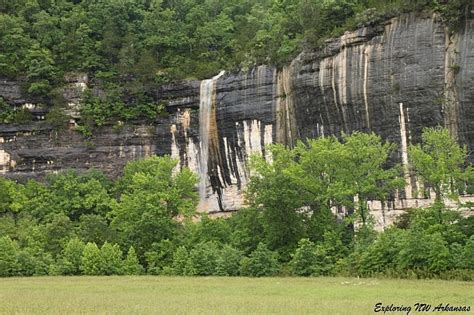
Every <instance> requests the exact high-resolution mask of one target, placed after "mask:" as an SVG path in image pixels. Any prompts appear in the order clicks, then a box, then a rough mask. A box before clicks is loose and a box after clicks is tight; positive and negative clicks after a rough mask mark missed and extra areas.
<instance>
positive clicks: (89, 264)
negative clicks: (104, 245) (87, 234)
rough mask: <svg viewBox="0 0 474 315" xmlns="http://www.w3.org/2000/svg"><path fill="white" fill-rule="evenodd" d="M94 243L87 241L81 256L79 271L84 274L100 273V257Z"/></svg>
mask: <svg viewBox="0 0 474 315" xmlns="http://www.w3.org/2000/svg"><path fill="white" fill-rule="evenodd" d="M100 256H101V255H100V250H99V248H98V247H97V244H96V243H90V242H89V243H87V244H86V246H85V247H84V252H83V253H82V258H81V271H82V272H83V273H84V274H85V275H90V276H93V275H100V265H101V257H100Z"/></svg>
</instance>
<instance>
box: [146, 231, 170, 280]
mask: <svg viewBox="0 0 474 315" xmlns="http://www.w3.org/2000/svg"><path fill="white" fill-rule="evenodd" d="M174 251H175V244H173V242H171V241H170V240H161V241H159V242H158V243H153V244H152V245H151V248H150V249H149V250H148V251H147V252H146V253H145V258H146V263H147V272H148V273H150V274H155V275H157V274H161V273H162V272H163V269H164V268H165V267H169V268H171V264H172V263H173V253H174Z"/></svg>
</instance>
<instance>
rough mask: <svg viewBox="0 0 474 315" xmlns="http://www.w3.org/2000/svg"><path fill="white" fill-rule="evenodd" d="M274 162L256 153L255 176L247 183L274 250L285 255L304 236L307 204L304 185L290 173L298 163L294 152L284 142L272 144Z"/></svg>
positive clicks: (250, 196)
mask: <svg viewBox="0 0 474 315" xmlns="http://www.w3.org/2000/svg"><path fill="white" fill-rule="evenodd" d="M268 149H269V150H270V151H271V153H272V162H271V163H270V162H267V161H266V160H265V159H264V158H262V157H260V156H252V158H251V170H252V174H253V175H252V176H251V178H250V181H249V183H248V186H247V191H246V197H247V199H248V201H249V204H250V205H251V206H252V207H253V208H256V209H261V211H262V221H263V228H264V232H265V241H266V243H267V244H268V246H269V248H271V249H272V250H279V251H280V253H281V254H282V255H283V256H284V257H285V258H289V253H290V252H291V251H292V250H293V248H294V247H295V246H296V243H297V242H298V240H299V239H300V238H301V237H302V236H303V233H304V228H303V220H304V216H303V214H302V213H301V211H298V209H299V208H300V207H302V206H303V205H304V200H302V198H300V197H301V195H302V191H301V186H299V185H297V184H295V183H294V182H293V181H292V179H293V177H291V176H290V175H289V173H290V171H289V170H291V169H292V166H293V165H294V164H295V161H294V156H295V154H294V151H292V150H290V149H287V148H285V147H284V146H283V145H280V144H277V145H271V146H269V147H268Z"/></svg>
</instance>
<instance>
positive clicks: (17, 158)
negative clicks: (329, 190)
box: [0, 14, 474, 212]
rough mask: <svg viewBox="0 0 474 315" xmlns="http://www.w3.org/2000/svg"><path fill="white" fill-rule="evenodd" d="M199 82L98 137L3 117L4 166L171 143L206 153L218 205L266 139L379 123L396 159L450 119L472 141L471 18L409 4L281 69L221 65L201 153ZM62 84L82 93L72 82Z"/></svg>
mask: <svg viewBox="0 0 474 315" xmlns="http://www.w3.org/2000/svg"><path fill="white" fill-rule="evenodd" d="M84 82H87V78H84V79H83V80H82V81H81V80H71V82H70V85H71V84H75V86H76V88H80V84H82V83H84ZM78 83H80V84H79V85H78ZM202 84H203V82H199V81H188V82H183V83H181V84H174V85H168V86H163V87H161V88H160V89H158V90H156V92H155V97H156V100H157V101H165V102H166V103H167V104H168V106H167V110H168V112H169V117H167V118H159V119H157V120H156V122H155V123H154V124H153V125H149V126H147V125H144V124H142V123H140V122H136V123H131V124H127V125H126V126H124V127H117V126H116V127H114V126H105V127H102V128H100V129H98V130H97V131H96V132H95V133H94V136H93V137H92V138H91V139H84V138H83V136H82V135H80V134H79V133H78V132H76V131H73V130H67V131H64V132H59V133H57V132H55V131H53V130H51V128H50V127H48V126H47V125H46V124H44V123H42V122H35V123H31V124H28V125H21V126H18V125H8V126H6V125H1V126H0V164H1V165H0V172H3V173H4V174H3V175H4V176H8V177H11V178H16V179H26V178H31V177H41V176H43V175H44V174H47V173H49V172H54V171H59V170H62V169H67V168H75V169H81V170H82V169H88V168H98V169H101V170H103V171H105V172H106V173H107V174H110V175H111V176H117V175H118V174H119V173H120V170H121V168H122V166H123V165H124V164H125V163H126V162H127V161H128V160H131V159H136V158H140V157H143V156H147V155H151V154H160V155H162V154H170V155H172V156H173V157H175V158H177V159H179V161H180V165H181V166H182V167H184V166H189V167H190V168H191V169H193V170H195V171H197V172H199V170H201V169H202V167H201V166H202V163H207V164H206V165H207V168H206V169H207V174H200V176H206V178H207V180H206V181H205V183H206V187H205V191H206V197H205V198H202V200H201V204H200V209H201V210H202V211H209V212H216V211H229V210H236V209H238V208H239V207H241V206H242V204H243V198H242V194H241V192H242V188H243V187H244V186H245V182H246V181H247V179H248V157H249V155H250V154H252V153H257V154H263V155H265V154H266V152H265V148H264V146H265V145H266V144H269V143H274V142H282V143H286V144H288V145H292V144H293V143H294V142H295V141H296V139H305V138H307V137H318V136H323V135H340V134H341V133H342V132H345V133H350V132H352V131H354V130H363V131H375V132H376V133H378V134H379V135H381V136H382V137H383V138H384V139H386V140H388V141H391V142H394V143H397V144H398V145H399V150H398V152H397V153H396V154H394V156H393V157H392V160H393V162H397V163H398V162H402V161H403V150H404V146H405V149H406V146H407V145H408V144H410V143H416V142H418V141H419V140H420V136H421V132H422V129H423V128H424V127H430V126H437V125H443V126H446V127H448V128H449V129H450V130H451V131H452V132H453V134H455V135H457V137H458V138H459V141H460V142H461V143H463V144H466V145H467V146H468V147H469V149H470V150H471V151H472V150H474V88H473V86H474V20H472V19H471V20H468V21H466V24H465V25H464V28H463V30H462V31H461V32H460V33H458V34H450V33H449V32H448V31H447V29H446V28H445V27H444V26H443V25H442V23H441V22H440V21H439V19H438V17H437V16H436V15H429V16H426V15H425V16H420V15H417V14H408V15H403V16H400V17H398V18H394V19H391V20H389V21H387V22H386V23H385V24H384V25H379V26H371V27H366V28H362V29H359V30H357V31H356V32H350V33H349V32H348V33H346V34H345V35H344V36H341V37H339V38H336V39H333V40H330V41H328V42H327V45H326V47H325V48H324V49H322V50H319V51H312V52H308V51H306V52H303V53H301V54H300V55H299V56H298V57H297V58H296V59H295V60H293V62H292V63H291V64H290V65H288V66H287V67H285V68H284V69H281V70H277V69H275V68H273V67H268V66H259V67H257V68H255V69H252V70H251V71H248V72H241V73H234V74H229V73H225V74H224V75H223V76H222V77H220V78H219V79H218V80H217V81H216V83H215V85H214V88H213V91H211V92H212V93H213V94H212V95H213V96H212V98H211V102H212V104H210V106H211V107H210V108H211V110H210V114H209V117H207V118H208V119H209V130H208V134H207V136H208V137H209V148H208V151H209V152H208V153H209V154H208V159H207V161H201V160H202V159H203V156H205V155H203V154H202V148H201V141H200V136H201V135H200V133H202V130H201V131H200V127H199V125H200V115H199V109H200V107H201V106H203V103H202V99H201V96H202V91H201V85H202ZM70 87H71V86H70ZM0 96H2V97H4V98H5V99H6V100H7V101H8V102H10V103H16V104H19V103H22V102H23V103H26V101H24V100H23V99H24V98H23V97H22V95H21V92H20V89H19V86H17V85H15V83H14V82H12V81H6V80H0ZM64 96H65V98H66V99H67V98H70V99H71V103H77V100H78V95H77V93H76V90H73V91H71V90H69V92H68V91H66V92H65V93H64ZM402 124H403V126H402ZM402 139H403V140H402ZM409 183H410V185H409V186H408V187H407V189H406V190H405V192H402V193H401V196H400V197H402V198H410V197H412V198H415V197H416V196H415V195H414V190H415V188H416V182H415V180H414V179H413V178H412V179H411V180H410V181H409Z"/></svg>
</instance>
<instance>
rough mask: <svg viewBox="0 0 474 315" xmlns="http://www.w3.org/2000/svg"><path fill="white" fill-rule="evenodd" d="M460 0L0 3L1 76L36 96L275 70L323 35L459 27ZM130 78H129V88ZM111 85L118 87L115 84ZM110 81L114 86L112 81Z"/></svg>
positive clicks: (464, 8)
mask: <svg viewBox="0 0 474 315" xmlns="http://www.w3.org/2000/svg"><path fill="white" fill-rule="evenodd" d="M469 5H470V1H469V0H454V1H449V3H448V4H447V5H446V4H444V5H440V4H438V1H437V0H390V1H379V0H279V1H270V0H258V1H250V0H244V1H242V0H238V1H236V0H225V1H216V0H186V1H173V0H139V1H137V0H124V1H115V0H106V1H81V0H74V1H73V0H56V1H51V0H14V1H5V0H4V1H0V12H1V15H0V73H1V74H2V75H5V76H9V77H17V76H25V77H26V78H27V80H28V86H27V90H28V92H29V93H31V94H33V95H45V94H47V93H49V92H50V91H51V89H52V87H54V86H56V85H57V84H58V83H60V82H59V81H61V79H60V78H61V77H62V76H61V75H62V74H66V73H71V72H86V73H89V74H91V77H93V78H95V79H97V80H105V81H108V80H110V79H112V78H115V79H126V80H130V79H132V84H128V85H127V86H128V88H129V89H130V91H129V92H130V93H131V94H132V95H133V94H134V93H133V92H137V89H140V87H139V86H138V85H137V84H133V82H135V83H138V82H139V83H142V84H144V85H145V86H149V85H150V84H153V82H155V83H164V82H169V81H170V80H176V79H183V78H191V77H197V78H204V77H209V76H211V75H212V74H215V73H217V72H218V70H219V69H223V68H226V69H232V68H245V67H249V66H253V65H255V64H262V63H267V64H268V63H271V64H277V65H281V64H282V63H285V62H287V61H288V59H289V58H291V57H292V56H294V55H295V53H297V52H298V51H299V50H301V48H302V46H303V45H304V43H306V44H309V45H310V46H314V45H316V44H318V43H320V42H321V39H323V38H325V37H327V36H329V35H338V34H340V33H341V31H343V30H347V29H352V28H355V27H358V26H362V25H364V24H369V23H373V22H378V21H380V20H382V19H384V18H387V17H390V16H394V15H397V14H400V13H401V12H407V11H412V10H420V9H424V8H429V9H435V10H438V11H441V12H442V13H443V14H444V16H445V17H446V19H447V21H448V22H451V24H453V25H457V24H459V20H462V18H463V17H464V16H465V14H467V12H468V11H469ZM133 80H136V81H133ZM119 81H120V80H119ZM116 82H117V81H116Z"/></svg>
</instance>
